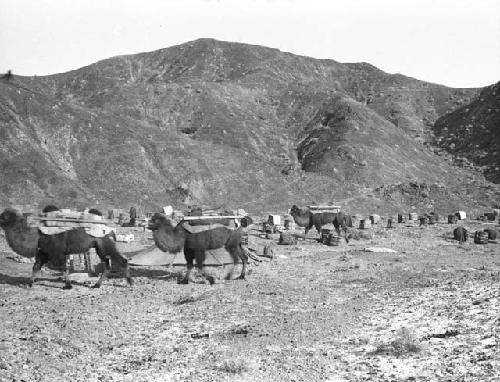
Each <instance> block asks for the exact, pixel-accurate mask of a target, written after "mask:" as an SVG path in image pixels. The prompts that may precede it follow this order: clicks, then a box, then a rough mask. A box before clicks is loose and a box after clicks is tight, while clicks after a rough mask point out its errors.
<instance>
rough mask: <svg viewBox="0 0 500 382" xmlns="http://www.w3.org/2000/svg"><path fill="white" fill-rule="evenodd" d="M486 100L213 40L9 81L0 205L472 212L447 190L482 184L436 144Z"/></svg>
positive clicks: (3, 95) (360, 67) (2, 102)
mask: <svg viewBox="0 0 500 382" xmlns="http://www.w3.org/2000/svg"><path fill="white" fill-rule="evenodd" d="M477 93H478V90H477V89H452V88H447V87H444V86H441V85H436V84H430V83H426V82H422V81H418V80H415V79H412V78H409V77H405V76H402V75H399V74H396V75H390V74H387V73H384V72H383V71H381V70H379V69H377V68H375V67H373V66H371V65H369V64H366V63H359V64H342V63H339V62H336V61H333V60H317V59H313V58H309V57H302V56H297V55H293V54H290V53H284V52H281V51H279V50H276V49H270V48H266V47H261V46H252V45H246V44H238V43H229V42H221V41H216V40H211V39H201V40H196V41H193V42H189V43H186V44H182V45H179V46H174V47H171V48H167V49H162V50H158V51H155V52H149V53H141V54H135V55H130V56H121V57H114V58H110V59H107V60H104V61H100V62H98V63H95V64H92V65H89V66H87V67H84V68H81V69H78V70H74V71H71V72H68V73H62V74H57V75H51V76H44V77H22V76H15V77H13V78H10V79H3V80H2V81H0V137H1V140H0V166H1V168H2V177H1V178H0V190H1V194H0V198H1V199H0V203H2V204H25V203H34V202H38V203H40V204H43V203H46V202H48V201H50V202H53V203H57V204H60V205H73V206H75V205H76V206H82V205H87V206H88V205H89V204H99V205H104V206H127V205H129V204H134V205H139V206H143V207H144V208H148V209H150V208H157V207H158V206H161V205H166V204H175V205H179V204H192V203H196V204H209V205H213V206H214V205H215V206H219V205H221V206H226V207H235V206H242V207H244V208H248V209H254V210H263V209H264V208H267V209H272V208H276V209H277V208H284V207H285V206H289V205H290V204H291V203H295V202H296V203H309V202H312V201H330V200H336V201H338V200H345V203H346V205H348V204H349V203H353V205H354V206H355V207H358V206H361V205H362V203H361V202H360V201H359V200H358V199H356V198H363V197H365V196H366V195H369V196H371V195H370V193H371V191H372V190H373V189H375V188H377V187H380V186H382V185H389V184H406V183H418V184H420V183H428V184H436V185H438V186H440V187H445V188H446V189H450V192H449V195H448V196H447V197H445V199H446V200H447V202H450V201H451V203H454V202H456V203H455V204H456V205H458V204H464V203H465V204H466V205H467V204H473V203H474V197H473V195H467V194H468V193H467V192H466V193H464V194H460V193H456V192H455V191H453V190H454V188H455V187H456V186H457V185H463V184H464V182H465V180H466V179H468V181H469V182H472V181H474V182H478V181H479V182H483V180H482V179H481V176H480V175H478V174H477V173H474V172H471V171H469V170H467V169H463V168H458V167H456V166H453V165H451V164H450V162H449V161H448V160H446V158H443V157H442V156H439V155H436V154H435V153H434V151H432V150H430V149H429V148H428V146H427V145H426V144H427V141H428V140H429V139H430V138H432V130H431V129H430V127H431V126H432V125H433V123H434V121H435V120H436V119H438V118H439V117H440V116H442V115H444V114H445V113H447V112H450V111H452V110H455V109H456V108H458V107H460V106H462V105H466V104H468V103H469V102H470V101H471V100H472V99H473V98H474V97H475V96H476V95H477ZM424 143H426V144H424ZM363 200H364V199H363ZM367 200H369V201H370V199H367ZM423 205H425V206H426V207H429V206H431V207H432V205H433V203H429V202H428V201H424V204H423Z"/></svg>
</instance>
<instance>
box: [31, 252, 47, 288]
mask: <svg viewBox="0 0 500 382" xmlns="http://www.w3.org/2000/svg"><path fill="white" fill-rule="evenodd" d="M47 260H48V256H47V254H46V253H44V252H41V251H40V250H38V251H37V254H36V256H35V264H33V270H32V272H31V278H30V279H29V280H28V286H29V287H32V286H33V284H34V283H35V280H36V279H37V278H38V276H40V270H41V269H42V266H43V264H45V263H46V262H47Z"/></svg>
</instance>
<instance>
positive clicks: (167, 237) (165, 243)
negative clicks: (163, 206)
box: [148, 213, 185, 253]
mask: <svg viewBox="0 0 500 382" xmlns="http://www.w3.org/2000/svg"><path fill="white" fill-rule="evenodd" d="M148 229H150V230H151V231H153V239H154V241H155V244H156V246H157V247H158V248H160V249H161V250H162V251H164V252H170V253H176V252H179V251H180V250H181V249H182V247H183V246H184V240H185V236H184V230H183V229H182V228H181V229H179V228H177V227H174V226H173V225H172V222H171V221H170V219H169V218H167V216H166V215H165V214H162V213H156V214H154V215H153V216H152V217H151V219H150V220H149V224H148Z"/></svg>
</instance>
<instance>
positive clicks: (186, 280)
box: [179, 249, 194, 284]
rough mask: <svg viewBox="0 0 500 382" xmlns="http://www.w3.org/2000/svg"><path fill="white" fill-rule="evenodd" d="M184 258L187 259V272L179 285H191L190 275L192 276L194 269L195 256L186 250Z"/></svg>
mask: <svg viewBox="0 0 500 382" xmlns="http://www.w3.org/2000/svg"><path fill="white" fill-rule="evenodd" d="M184 258H185V259H186V267H187V271H186V275H185V276H184V278H183V279H182V280H179V284H189V275H190V274H191V271H192V270H193V267H194V256H193V254H192V253H191V252H190V251H187V250H186V249H184Z"/></svg>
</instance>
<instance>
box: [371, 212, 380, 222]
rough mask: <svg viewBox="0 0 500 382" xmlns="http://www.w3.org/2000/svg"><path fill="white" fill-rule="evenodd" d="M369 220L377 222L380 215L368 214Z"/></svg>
mask: <svg viewBox="0 0 500 382" xmlns="http://www.w3.org/2000/svg"><path fill="white" fill-rule="evenodd" d="M370 221H371V223H372V224H378V223H379V222H380V215H376V214H374V215H370Z"/></svg>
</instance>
